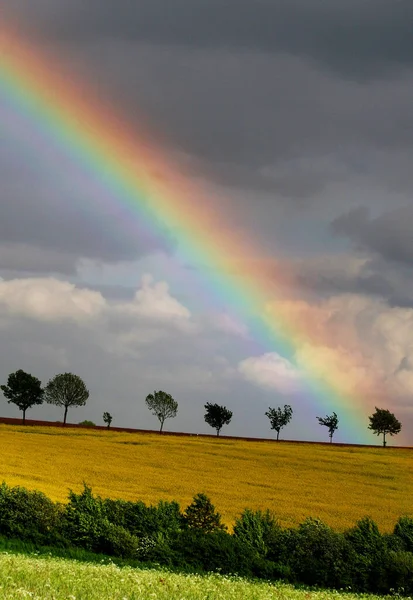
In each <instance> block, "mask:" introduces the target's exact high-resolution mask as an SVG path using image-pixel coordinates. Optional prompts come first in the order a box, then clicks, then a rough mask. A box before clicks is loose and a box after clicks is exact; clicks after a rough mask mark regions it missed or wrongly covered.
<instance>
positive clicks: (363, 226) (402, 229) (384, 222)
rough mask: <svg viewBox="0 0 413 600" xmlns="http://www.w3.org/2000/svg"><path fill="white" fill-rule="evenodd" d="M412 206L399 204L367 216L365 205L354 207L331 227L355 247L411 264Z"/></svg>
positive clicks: (412, 240)
mask: <svg viewBox="0 0 413 600" xmlns="http://www.w3.org/2000/svg"><path fill="white" fill-rule="evenodd" d="M412 223H413V206H405V207H399V208H397V209H395V210H392V211H388V212H386V213H384V214H381V215H380V216H378V217H374V218H370V214H369V210H368V209H367V208H365V207H360V208H357V209H353V210H351V211H349V212H348V213H346V214H343V215H341V216H340V217H338V218H337V219H335V220H334V221H333V223H332V226H333V229H334V230H335V231H336V232H337V233H339V234H341V235H345V236H348V237H349V238H350V239H351V240H353V241H354V242H355V244H356V246H357V247H359V248H362V249H364V250H368V251H371V252H375V253H377V254H378V255H380V256H382V257H383V258H385V259H387V260H390V261H395V262H400V263H404V264H406V265H409V266H411V267H413V235H412Z"/></svg>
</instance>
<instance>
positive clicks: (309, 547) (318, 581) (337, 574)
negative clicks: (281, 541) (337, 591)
mask: <svg viewBox="0 0 413 600" xmlns="http://www.w3.org/2000/svg"><path fill="white" fill-rule="evenodd" d="M295 542H296V543H295V548H294V550H293V553H292V555H291V560H290V565H291V567H292V570H293V573H294V575H295V576H296V578H297V579H298V580H299V581H302V582H303V583H306V584H309V585H319V586H322V587H347V586H350V585H351V584H352V574H351V564H352V561H353V556H354V550H353V548H352V547H351V545H350V544H349V543H348V541H347V540H346V539H345V537H344V535H343V534H341V533H337V532H335V531H333V530H332V529H331V528H330V527H329V526H328V525H326V524H325V523H323V522H322V521H320V520H319V519H306V521H304V523H302V524H301V525H300V526H299V528H298V530H297V536H296V540H295Z"/></svg>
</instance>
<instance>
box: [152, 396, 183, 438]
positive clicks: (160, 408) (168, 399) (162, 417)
mask: <svg viewBox="0 0 413 600" xmlns="http://www.w3.org/2000/svg"><path fill="white" fill-rule="evenodd" d="M145 402H146V406H147V407H148V408H149V410H150V411H151V412H152V414H153V415H155V417H156V418H157V419H158V420H159V423H160V424H161V427H160V430H159V431H160V433H162V430H163V424H164V423H165V421H166V419H173V418H174V417H176V414H177V412H178V402H177V401H176V400H174V399H173V398H172V396H171V394H167V393H166V392H163V391H162V390H159V392H156V391H155V392H154V393H153V394H148V396H146V400H145Z"/></svg>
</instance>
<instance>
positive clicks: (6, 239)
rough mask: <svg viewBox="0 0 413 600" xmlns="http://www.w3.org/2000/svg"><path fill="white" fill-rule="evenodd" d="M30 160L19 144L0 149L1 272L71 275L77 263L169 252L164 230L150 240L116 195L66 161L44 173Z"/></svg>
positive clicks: (169, 242) (169, 241)
mask: <svg viewBox="0 0 413 600" xmlns="http://www.w3.org/2000/svg"><path fill="white" fill-rule="evenodd" d="M12 139H13V138H12ZM21 147H22V149H23V148H24V151H25V153H26V152H27V149H26V148H25V145H24V142H22V143H21ZM35 157H36V150H35V149H33V150H32V156H31V157H30V154H29V158H28V160H27V159H26V161H24V160H22V157H21V156H20V157H19V146H18V144H17V145H16V146H15V147H10V146H9V147H5V146H2V147H1V149H0V177H1V182H2V185H1V189H0V240H1V245H0V269H3V270H11V271H16V270H23V271H27V272H60V273H67V274H71V273H74V272H75V270H76V264H77V262H78V260H79V259H81V258H89V259H95V260H97V261H105V262H118V261H121V260H133V259H136V258H137V257H140V256H143V255H145V254H148V253H150V252H153V251H156V250H163V251H166V252H171V251H172V249H173V247H174V240H173V238H172V237H171V235H170V234H169V232H168V231H167V230H166V229H164V228H162V227H161V226H160V228H159V234H158V235H156V234H154V235H152V234H151V233H149V229H148V228H147V227H146V226H145V225H144V224H143V223H142V224H141V222H140V220H139V216H137V217H136V218H134V219H133V221H131V220H130V218H129V217H128V216H127V215H123V211H124V209H123V207H122V205H121V203H120V200H119V199H118V198H117V197H116V196H113V197H112V196H110V194H109V193H108V192H107V191H106V190H105V189H104V187H103V186H102V188H101V189H97V187H96V186H97V184H96V182H94V181H92V180H90V181H89V180H88V178H87V176H86V175H85V176H84V177H83V178H82V175H81V170H77V171H74V170H73V168H72V166H71V164H70V162H69V161H65V160H64V159H61V163H60V164H58V163H53V162H52V164H51V165H49V170H48V171H47V172H45V170H44V167H41V166H40V165H41V161H39V163H37V162H36V160H37V159H36V158H35ZM45 162H47V158H45Z"/></svg>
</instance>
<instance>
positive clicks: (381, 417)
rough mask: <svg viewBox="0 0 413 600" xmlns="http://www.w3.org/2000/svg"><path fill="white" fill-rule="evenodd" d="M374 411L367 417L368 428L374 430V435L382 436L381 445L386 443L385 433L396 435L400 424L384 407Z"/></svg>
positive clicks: (400, 426) (399, 429)
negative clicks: (368, 421)
mask: <svg viewBox="0 0 413 600" xmlns="http://www.w3.org/2000/svg"><path fill="white" fill-rule="evenodd" d="M375 408H376V411H375V412H374V413H373V414H372V415H371V416H370V417H369V420H370V425H369V429H371V430H372V431H374V433H375V434H376V435H382V436H383V446H385V445H386V435H387V434H390V435H396V434H398V433H400V431H401V428H402V424H401V423H400V421H399V420H398V419H396V417H395V416H394V414H393V413H391V412H390V411H389V410H387V409H385V408H377V406H376V407H375Z"/></svg>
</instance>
